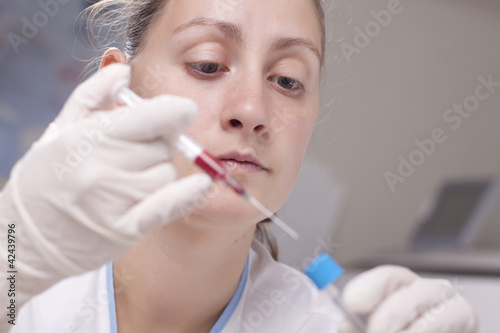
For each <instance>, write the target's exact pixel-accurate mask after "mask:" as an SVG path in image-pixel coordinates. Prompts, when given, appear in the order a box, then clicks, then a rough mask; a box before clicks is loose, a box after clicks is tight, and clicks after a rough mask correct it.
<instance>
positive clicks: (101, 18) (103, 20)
mask: <svg viewBox="0 0 500 333" xmlns="http://www.w3.org/2000/svg"><path fill="white" fill-rule="evenodd" d="M168 2H169V0H101V1H99V2H97V3H95V4H93V5H91V6H90V7H89V8H87V10H86V11H85V13H84V16H85V17H86V19H87V30H88V31H89V36H90V41H91V44H92V46H93V47H94V49H96V50H98V51H100V52H103V51H104V50H105V49H106V48H108V47H110V46H111V45H113V44H116V43H117V42H118V41H119V40H121V44H122V49H124V51H125V54H126V56H127V59H128V60H129V61H133V60H134V59H135V58H136V57H137V56H138V55H139V54H140V53H141V51H142V50H143V49H144V40H145V39H146V38H147V36H148V33H149V30H150V27H151V26H152V25H153V24H154V23H155V22H156V19H157V18H158V17H159V16H160V15H161V13H162V12H163V11H164V10H165V8H166V6H167V3H168ZM313 3H314V6H315V9H316V11H317V14H318V18H319V22H320V28H321V59H322V65H323V62H324V53H325V14H324V11H323V7H322V5H321V0H313ZM102 28H105V30H106V29H107V32H106V34H105V36H104V39H105V41H104V43H103V44H102V45H98V44H99V43H98V40H99V38H100V36H99V34H100V33H102V31H101V29H102ZM94 29H97V31H98V32H97V33H94ZM109 33H111V34H114V35H115V36H112V38H109ZM99 61H100V57H99V58H96V59H94V60H92V62H91V63H89V67H92V66H94V65H95V64H97V63H98V62H99ZM270 222H271V221H270V220H269V219H265V220H263V221H261V222H259V223H258V224H257V228H256V230H255V238H256V239H258V240H260V241H261V242H263V243H264V244H266V245H267V247H268V248H269V251H270V253H271V255H272V257H273V258H274V259H276V260H278V246H277V243H276V240H275V238H274V237H273V236H272V235H271V233H269V232H268V230H267V226H268V224H269V223H270Z"/></svg>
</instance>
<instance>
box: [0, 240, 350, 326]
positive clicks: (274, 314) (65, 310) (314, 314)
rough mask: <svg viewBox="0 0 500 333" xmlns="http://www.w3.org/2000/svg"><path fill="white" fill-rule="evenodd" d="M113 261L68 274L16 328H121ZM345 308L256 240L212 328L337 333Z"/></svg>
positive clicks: (21, 315)
mask: <svg viewBox="0 0 500 333" xmlns="http://www.w3.org/2000/svg"><path fill="white" fill-rule="evenodd" d="M112 274H113V273H112V266H111V264H108V265H106V266H103V267H102V268H100V269H99V270H96V271H92V272H89V273H86V274H84V275H81V276H77V277H72V278H68V279H66V280H64V281H61V282H60V283H58V284H56V285H54V286H53V287H52V288H50V289H48V290H46V291H45V292H44V293H42V294H40V295H38V296H36V297H34V298H33V299H31V300H30V302H28V303H27V304H26V305H25V306H24V307H23V308H22V309H21V311H20V313H19V316H18V318H17V320H16V326H14V327H13V329H12V330H11V331H10V332H11V333H21V332H22V333H27V332H30V333H77V332H78V333H80V332H82V333H83V332H85V333H90V332H92V333H101V332H109V333H116V313H115V304H114V292H115V290H114V289H113V282H112V281H113V276H112ZM340 319H341V315H340V312H339V310H338V309H337V308H336V307H335V305H334V304H333V303H332V302H331V300H330V299H329V298H328V297H327V296H326V295H324V294H322V293H320V292H318V291H317V289H316V287H315V286H314V285H313V284H312V282H311V281H310V280H309V279H308V278H307V277H306V276H305V275H303V274H302V273H301V272H299V271H297V270H295V269H294V268H292V267H289V266H287V265H284V264H281V263H277V262H275V261H274V260H273V259H272V258H271V256H270V255H269V253H268V251H267V250H266V249H265V248H264V246H263V245H262V244H261V243H259V242H257V241H254V242H253V243H252V247H251V249H250V253H249V257H248V261H247V265H246V266H245V270H244V272H243V274H242V277H241V279H240V283H239V285H238V288H237V291H236V293H235V295H233V298H232V299H231V301H230V303H229V304H228V306H227V307H226V309H225V310H224V312H223V314H222V315H221V317H220V318H219V320H218V322H217V323H216V325H215V326H214V327H213V328H212V330H211V333H212V332H214V333H215V332H221V333H252V332H259V333H266V332H269V333H281V332H286V333H291V332H312V333H323V332H324V333H334V332H337V326H338V323H339V321H340Z"/></svg>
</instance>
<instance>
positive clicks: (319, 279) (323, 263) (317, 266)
mask: <svg viewBox="0 0 500 333" xmlns="http://www.w3.org/2000/svg"><path fill="white" fill-rule="evenodd" d="M304 273H305V274H306V275H307V276H309V278H310V279H311V280H313V282H314V284H316V286H317V287H318V288H319V289H323V288H325V287H326V286H328V285H329V284H331V283H335V282H336V281H337V280H338V279H339V278H340V277H341V276H342V275H343V274H344V269H343V268H342V267H341V266H340V265H339V264H338V263H337V262H336V261H335V260H333V258H332V257H331V256H330V255H329V254H328V253H326V252H323V253H321V254H320V255H319V256H317V257H316V258H315V259H314V260H313V261H312V262H311V263H310V264H309V265H308V266H307V267H306V269H305V270H304Z"/></svg>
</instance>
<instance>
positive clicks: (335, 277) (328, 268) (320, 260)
mask: <svg viewBox="0 0 500 333" xmlns="http://www.w3.org/2000/svg"><path fill="white" fill-rule="evenodd" d="M304 273H305V274H306V275H307V276H308V277H309V278H310V279H311V280H312V281H313V282H314V284H315V285H316V287H318V288H319V289H320V290H321V291H323V292H324V293H326V294H327V295H328V296H329V297H330V298H331V299H332V301H333V302H334V303H335V305H337V307H338V308H339V309H340V311H342V313H343V314H344V316H345V317H346V318H347V319H348V320H349V321H350V322H351V323H352V324H353V325H354V327H355V328H356V329H357V331H358V333H365V332H366V322H365V320H364V319H362V318H361V317H360V316H358V315H355V314H353V313H350V312H349V311H347V310H345V309H344V307H343V306H342V303H341V301H340V296H341V292H340V288H339V286H337V283H338V281H339V279H340V278H341V277H342V275H344V269H343V268H342V267H341V266H340V265H339V264H338V263H337V262H336V261H335V260H334V259H333V258H332V257H331V256H330V255H329V254H328V253H326V252H323V253H321V254H320V255H318V256H317V257H316V258H315V259H314V260H313V261H312V262H311V263H310V264H309V265H308V266H307V267H306V268H305V270H304Z"/></svg>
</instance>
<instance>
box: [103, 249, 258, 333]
mask: <svg viewBox="0 0 500 333" xmlns="http://www.w3.org/2000/svg"><path fill="white" fill-rule="evenodd" d="M248 265H249V256H248V257H247V261H246V262H245V267H244V268H243V272H242V273H241V276H240V281H239V283H238V287H237V288H236V291H235V292H234V294H233V297H231V300H230V301H229V303H228V304H227V306H226V308H225V309H224V311H223V312H222V314H221V316H220V317H219V319H218V320H217V322H216V323H215V325H214V327H212V329H211V330H210V333H219V332H222V330H223V329H224V327H225V326H226V325H227V323H228V321H229V319H231V316H232V315H233V313H234V311H235V310H236V307H237V306H238V304H239V302H240V299H241V296H242V295H243V291H244V290H245V286H246V283H247V277H248ZM106 287H107V289H108V307H109V311H108V312H109V323H110V333H118V325H117V322H116V304H115V287H114V285H113V262H110V263H108V264H107V265H106Z"/></svg>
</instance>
